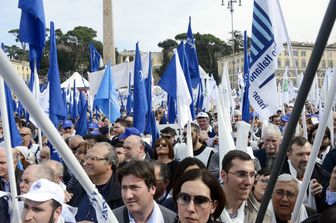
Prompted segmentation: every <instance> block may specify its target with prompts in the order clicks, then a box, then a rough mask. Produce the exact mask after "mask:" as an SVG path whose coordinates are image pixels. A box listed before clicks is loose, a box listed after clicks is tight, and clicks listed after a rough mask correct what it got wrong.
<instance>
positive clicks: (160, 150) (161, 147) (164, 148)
mask: <svg viewBox="0 0 336 223" xmlns="http://www.w3.org/2000/svg"><path fill="white" fill-rule="evenodd" d="M155 149H156V153H157V155H158V156H160V155H168V154H169V148H168V143H167V142H166V140H161V141H160V143H158V144H157V145H156V147H155Z"/></svg>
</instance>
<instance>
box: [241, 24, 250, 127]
mask: <svg viewBox="0 0 336 223" xmlns="http://www.w3.org/2000/svg"><path fill="white" fill-rule="evenodd" d="M247 48H248V46H247V34H246V30H245V31H244V85H245V87H244V96H243V106H242V107H243V108H242V120H243V121H245V122H247V123H249V120H250V100H249V98H248V97H249V88H250V81H249V78H250V75H249V72H250V60H249V55H248V52H247Z"/></svg>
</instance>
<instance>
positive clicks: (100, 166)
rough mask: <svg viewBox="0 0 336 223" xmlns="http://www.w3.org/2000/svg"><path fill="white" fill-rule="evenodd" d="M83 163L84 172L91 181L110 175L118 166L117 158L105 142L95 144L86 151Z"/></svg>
mask: <svg viewBox="0 0 336 223" xmlns="http://www.w3.org/2000/svg"><path fill="white" fill-rule="evenodd" d="M84 161H85V162H84V170H85V172H86V173H87V175H88V176H89V177H90V178H91V180H93V181H94V179H97V178H101V177H104V176H109V175H111V174H112V172H113V171H115V170H116V168H117V166H118V156H117V154H116V152H115V150H114V149H113V147H112V145H111V144H109V143H106V142H101V143H97V144H96V145H95V146H93V147H92V148H91V149H90V150H88V151H87V154H86V156H85V158H84Z"/></svg>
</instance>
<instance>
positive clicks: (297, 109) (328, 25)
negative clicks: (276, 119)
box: [256, 0, 336, 223]
mask: <svg viewBox="0 0 336 223" xmlns="http://www.w3.org/2000/svg"><path fill="white" fill-rule="evenodd" d="M335 8H336V0H331V1H330V2H329V5H328V8H327V11H326V13H325V15H324V18H323V22H322V25H321V27H320V30H319V33H318V35H317V38H316V42H315V45H314V48H313V51H312V54H311V57H310V59H309V62H308V66H307V69H306V74H305V75H304V78H303V80H302V84H301V86H300V89H299V93H298V97H297V100H296V101H295V105H294V108H293V112H292V114H291V118H290V120H289V122H288V125H287V128H286V130H285V134H284V137H283V140H282V142H281V144H280V149H279V152H278V155H277V157H276V159H275V163H274V166H273V168H272V172H271V175H270V179H269V181H268V184H267V187H266V191H265V194H264V198H263V200H262V202H261V205H260V208H259V212H258V215H257V219H256V222H257V223H262V221H263V219H264V215H265V213H266V209H267V206H268V203H269V201H270V198H271V195H272V191H273V188H274V185H275V183H276V180H277V178H278V175H279V173H280V171H281V167H282V164H283V162H284V161H285V158H286V153H287V149H288V146H289V142H290V139H291V138H292V136H293V133H294V130H295V127H296V125H297V123H298V120H299V117H300V114H301V111H302V108H303V106H304V103H305V100H306V98H307V95H308V93H309V90H310V87H311V85H312V83H313V80H314V76H315V73H316V70H317V68H318V65H319V63H320V60H321V58H322V55H323V52H324V49H325V47H326V45H327V42H328V38H329V36H330V33H331V30H332V28H333V25H334V22H335V18H336V14H335V12H334V9H335Z"/></svg>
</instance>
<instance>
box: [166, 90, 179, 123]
mask: <svg viewBox="0 0 336 223" xmlns="http://www.w3.org/2000/svg"><path fill="white" fill-rule="evenodd" d="M167 107H168V123H170V124H174V123H175V120H176V117H177V115H176V100H175V99H174V98H173V97H172V96H170V95H169V94H167Z"/></svg>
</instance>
